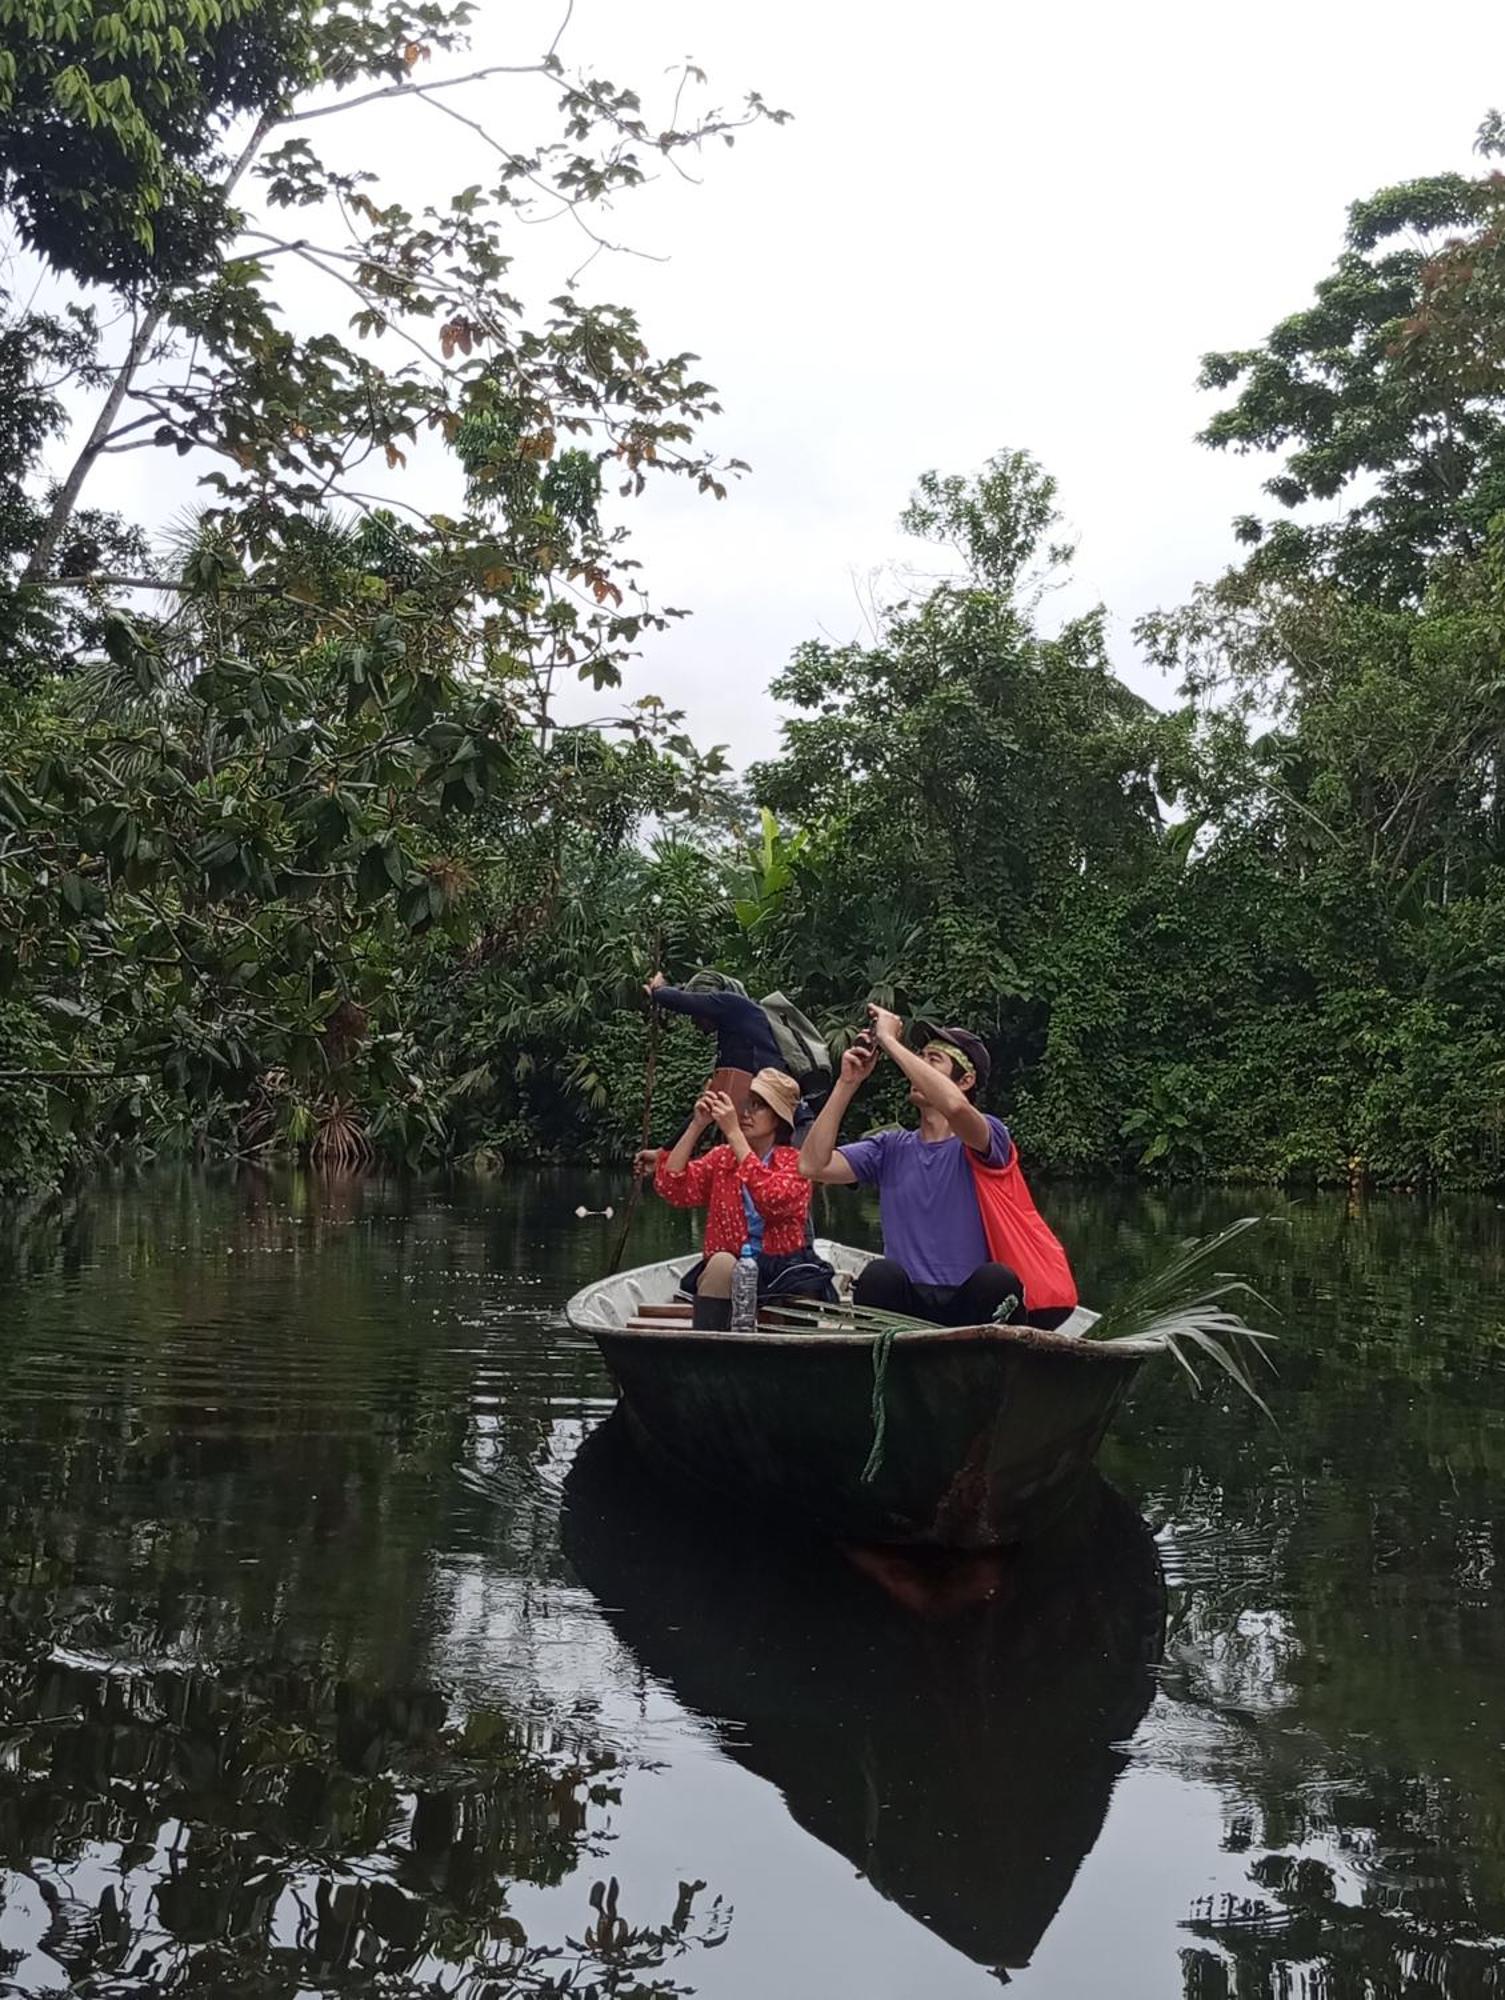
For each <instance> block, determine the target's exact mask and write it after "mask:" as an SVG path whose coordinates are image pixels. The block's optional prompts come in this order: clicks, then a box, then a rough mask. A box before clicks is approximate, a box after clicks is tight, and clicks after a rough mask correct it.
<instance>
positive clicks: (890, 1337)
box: [862, 1325, 899, 1486]
mask: <svg viewBox="0 0 1505 2000" xmlns="http://www.w3.org/2000/svg"><path fill="white" fill-rule="evenodd" d="M898 1331H899V1329H898V1326H897V1325H894V1326H886V1327H884V1328H883V1329H882V1330H881V1331H880V1332H878V1333H876V1334H874V1336H873V1448H872V1450H871V1451H870V1452H869V1453H868V1455H867V1464H866V1465H865V1466H863V1468H862V1483H863V1485H864V1486H871V1485H872V1483H873V1481H874V1480H875V1479H876V1478H877V1477H878V1474H879V1473H880V1472H881V1471H882V1470H883V1446H884V1442H885V1440H886V1439H887V1437H888V1403H887V1400H886V1396H885V1391H886V1389H887V1387H888V1357H889V1354H890V1353H891V1352H892V1350H893V1344H894V1335H895V1334H896V1333H897V1332H898Z"/></svg>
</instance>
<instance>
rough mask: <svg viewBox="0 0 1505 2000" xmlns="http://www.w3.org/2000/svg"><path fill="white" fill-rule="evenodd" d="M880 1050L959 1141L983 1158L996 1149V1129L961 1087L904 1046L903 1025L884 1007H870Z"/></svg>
mask: <svg viewBox="0 0 1505 2000" xmlns="http://www.w3.org/2000/svg"><path fill="white" fill-rule="evenodd" d="M868 1012H869V1014H871V1015H872V1017H873V1033H874V1034H875V1035H876V1036H877V1038H878V1046H879V1048H880V1049H882V1050H883V1052H884V1054H885V1055H889V1056H892V1057H893V1059H894V1061H895V1062H896V1063H897V1064H898V1065H899V1067H900V1069H902V1070H903V1072H904V1074H905V1075H906V1076H907V1077H908V1078H909V1080H910V1082H911V1083H912V1084H913V1085H914V1087H915V1089H916V1090H917V1091H919V1092H920V1094H921V1095H922V1096H923V1097H924V1099H925V1101H926V1102H927V1103H928V1104H930V1105H931V1106H932V1107H933V1108H934V1109H935V1110H936V1111H938V1112H939V1113H940V1114H941V1116H942V1117H943V1118H944V1119H945V1121H946V1123H947V1124H948V1125H949V1126H950V1127H951V1130H952V1131H953V1132H954V1133H955V1135H956V1137H957V1138H958V1139H960V1140H962V1141H963V1142H964V1143H965V1144H966V1145H968V1146H970V1147H971V1148H972V1151H973V1152H974V1153H981V1154H982V1155H983V1156H984V1158H986V1157H987V1155H988V1153H989V1152H991V1150H992V1146H993V1129H992V1127H991V1126H990V1125H989V1123H988V1121H987V1119H986V1118H985V1117H984V1116H983V1114H982V1113H981V1112H980V1111H979V1110H978V1108H977V1106H976V1105H975V1104H974V1103H973V1102H972V1100H971V1098H970V1097H969V1096H968V1095H967V1093H966V1091H964V1090H963V1089H962V1087H961V1085H960V1084H959V1083H953V1082H952V1080H951V1078H950V1077H949V1076H943V1075H942V1073H941V1072H940V1070H938V1069H936V1068H935V1067H934V1065H933V1064H931V1063H928V1062H926V1060H925V1058H924V1057H923V1056H919V1055H916V1054H915V1052H914V1050H913V1049H910V1048H906V1047H905V1045H904V1023H903V1022H902V1021H901V1020H900V1019H899V1017H898V1015H897V1014H891V1013H889V1012H888V1010H887V1008H885V1007H869V1008H868Z"/></svg>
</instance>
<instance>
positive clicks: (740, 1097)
mask: <svg viewBox="0 0 1505 2000" xmlns="http://www.w3.org/2000/svg"><path fill="white" fill-rule="evenodd" d="M644 990H645V991H646V992H647V995H648V998H649V1001H650V1002H651V1003H652V1005H653V1006H654V1007H663V1008H666V1009H667V1010H668V1011H669V1012H670V1013H671V1014H684V1015H687V1016H688V1017H689V1019H690V1020H692V1021H693V1022H694V1023H695V1025H696V1027H697V1028H699V1029H700V1031H701V1033H702V1034H706V1035H714V1036H715V1037H716V1070H715V1075H714V1076H713V1077H712V1079H711V1083H712V1087H713V1088H714V1089H716V1090H719V1091H723V1092H724V1093H725V1094H726V1095H727V1096H728V1097H729V1098H731V1100H732V1102H733V1103H734V1104H735V1105H736V1106H737V1108H738V1110H739V1111H740V1110H741V1108H742V1105H743V1104H744V1102H745V1101H746V1098H747V1093H748V1091H749V1090H750V1089H751V1088H752V1080H753V1078H754V1077H755V1076H756V1075H757V1073H758V1071H759V1070H760V1069H772V1070H782V1069H783V1067H784V1057H783V1053H782V1051H781V1050H780V1048H779V1044H778V1040H777V1038H776V1037H775V1035H774V1032H773V1028H772V1026H771V1025H770V1023H769V1019H768V1016H767V1015H766V1014H765V1013H764V1012H763V1009H762V1008H761V1007H760V1006H759V1005H758V1003H757V1001H756V1000H749V999H748V997H747V994H746V993H745V992H744V991H743V989H742V987H741V985H740V983H739V982H738V981H737V980H735V979H729V978H728V977H727V976H726V974H725V973H721V972H697V973H696V974H695V976H694V978H693V979H689V980H687V981H686V982H685V984H684V985H683V986H671V985H670V984H669V982H668V980H667V979H665V977H664V975H663V973H662V972H655V973H654V975H653V977H652V978H651V979H650V980H649V981H648V984H647V987H646V988H645V989H644Z"/></svg>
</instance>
